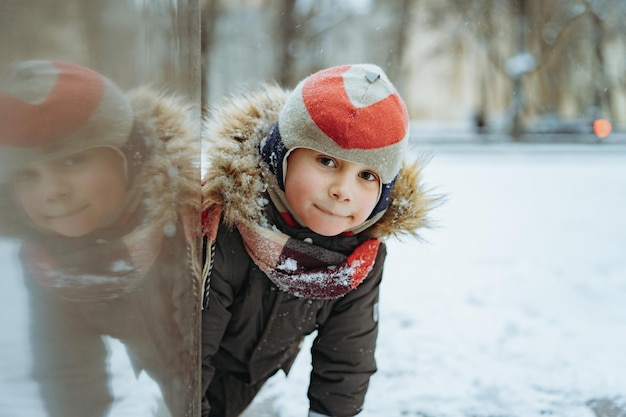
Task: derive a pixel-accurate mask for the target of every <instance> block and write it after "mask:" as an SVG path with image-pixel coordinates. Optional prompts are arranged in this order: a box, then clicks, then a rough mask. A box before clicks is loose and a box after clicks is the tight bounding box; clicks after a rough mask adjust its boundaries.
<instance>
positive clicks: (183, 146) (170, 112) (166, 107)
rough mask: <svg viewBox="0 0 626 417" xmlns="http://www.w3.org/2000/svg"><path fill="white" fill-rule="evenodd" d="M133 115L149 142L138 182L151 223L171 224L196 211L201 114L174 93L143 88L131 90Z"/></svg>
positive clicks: (197, 204)
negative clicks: (168, 93)
mask: <svg viewBox="0 0 626 417" xmlns="http://www.w3.org/2000/svg"><path fill="white" fill-rule="evenodd" d="M129 97H130V100H131V103H132V105H133V108H134V110H135V118H136V119H137V120H138V121H139V123H141V125H142V126H143V129H144V130H145V131H146V132H147V137H148V138H150V140H151V141H152V142H151V144H150V146H151V149H150V154H149V156H148V158H147V161H146V162H145V164H144V166H143V167H142V170H141V174H140V177H139V181H141V183H139V184H140V185H141V187H142V188H143V190H144V195H145V199H146V200H145V204H146V207H147V210H148V217H147V220H148V221H150V222H175V221H176V219H177V217H178V216H179V211H183V212H187V214H189V215H191V214H192V213H199V209H200V187H199V180H200V112H199V109H198V110H194V108H193V106H192V105H191V103H189V102H186V101H184V99H183V98H181V97H179V96H175V95H167V94H165V93H160V92H156V91H154V90H152V89H150V88H147V87H142V88H139V89H136V90H133V91H131V92H130V93H129Z"/></svg>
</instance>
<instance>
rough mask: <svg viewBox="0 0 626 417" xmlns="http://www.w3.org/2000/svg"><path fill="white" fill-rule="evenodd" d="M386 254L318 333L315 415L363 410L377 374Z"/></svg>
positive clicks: (312, 397) (344, 415) (340, 416)
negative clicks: (379, 295)
mask: <svg viewBox="0 0 626 417" xmlns="http://www.w3.org/2000/svg"><path fill="white" fill-rule="evenodd" d="M385 256H386V248H385V245H384V244H381V246H380V249H379V252H378V255H377V257H376V263H375V264H374V267H373V269H372V271H371V272H370V274H369V275H368V277H367V278H366V279H365V280H364V281H363V283H361V285H359V287H357V288H356V289H355V290H354V291H352V292H350V293H348V294H347V295H346V296H345V297H343V298H341V299H340V300H338V301H337V302H336V303H335V305H334V307H333V310H332V312H331V313H330V316H329V317H328V319H327V320H325V321H324V323H322V324H321V325H320V328H319V329H318V333H317V336H316V338H315V341H314V342H313V346H312V347H311V356H312V365H313V370H312V372H311V381H310V385H309V392H308V396H309V401H310V409H311V412H312V414H311V415H312V416H316V414H315V413H317V415H319V414H321V415H322V416H325V415H326V416H333V417H349V416H354V415H356V414H358V413H359V412H360V411H361V409H362V407H363V402H364V399H365V394H366V392H367V388H368V385H369V378H370V376H371V375H372V374H373V373H374V372H376V362H375V359H374V351H375V348H376V337H377V335H378V294H379V285H380V281H381V279H382V273H383V263H384V260H385Z"/></svg>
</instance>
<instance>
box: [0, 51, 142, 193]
mask: <svg viewBox="0 0 626 417" xmlns="http://www.w3.org/2000/svg"><path fill="white" fill-rule="evenodd" d="M133 119H134V116H133V110H132V107H131V105H130V102H129V100H128V98H127V97H126V96H125V95H124V93H123V92H122V91H121V90H120V89H119V87H117V86H116V85H115V84H114V83H113V82H112V81H111V80H109V79H108V78H106V77H104V76H102V75H101V74H99V73H97V72H95V71H93V70H90V69H88V68H85V67H82V66H79V65H74V64H69V63H64V62H55V61H24V62H20V63H18V64H15V65H12V66H10V67H8V68H7V69H6V70H5V71H4V72H3V73H2V74H0V182H8V181H10V180H11V175H12V173H13V172H14V171H15V170H16V169H19V168H21V167H23V166H24V165H26V164H28V163H30V162H35V161H40V160H46V159H53V158H59V157H62V156H65V155H69V154H71V153H74V152H78V151H81V150H84V149H88V148H93V147H99V146H108V147H112V148H115V149H118V150H119V149H121V148H122V147H123V146H124V145H125V144H126V142H127V141H128V139H129V135H130V133H131V130H132V127H133Z"/></svg>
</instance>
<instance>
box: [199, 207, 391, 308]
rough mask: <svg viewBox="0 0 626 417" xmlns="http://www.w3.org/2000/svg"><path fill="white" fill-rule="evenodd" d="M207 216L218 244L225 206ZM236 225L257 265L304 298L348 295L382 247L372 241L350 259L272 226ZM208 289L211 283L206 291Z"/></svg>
mask: <svg viewBox="0 0 626 417" xmlns="http://www.w3.org/2000/svg"><path fill="white" fill-rule="evenodd" d="M205 213H206V215H205V218H204V220H205V222H203V223H204V225H205V234H206V235H207V236H208V238H209V241H210V242H214V241H215V236H216V229H215V221H216V218H217V219H219V217H220V216H221V207H219V206H213V207H211V208H210V209H209V210H207V212H205ZM209 213H210V214H209ZM236 226H237V229H238V230H239V233H240V234H241V236H242V238H243V241H244V245H245V248H246V251H247V252H248V255H250V257H251V258H252V260H253V262H254V263H255V264H256V265H257V266H258V267H259V268H260V269H261V270H262V271H263V272H264V273H265V274H266V275H267V277H268V278H269V279H270V280H271V281H272V282H273V283H274V284H275V285H276V286H277V287H278V288H279V289H281V290H282V291H285V292H288V293H289V294H292V295H294V296H296V297H300V298H311V299H335V298H339V297H342V296H344V295H346V294H347V293H348V292H350V291H352V290H353V289H355V288H356V287H358V286H359V284H361V282H363V280H364V279H365V278H366V277H367V275H368V274H369V272H370V271H371V270H372V267H373V266H374V262H375V260H376V255H377V253H378V248H379V245H380V241H379V240H378V239H369V240H367V241H365V242H363V243H362V244H360V245H359V246H358V247H357V248H356V249H355V250H354V251H353V252H352V253H351V254H350V255H348V256H346V255H343V254H341V253H339V252H334V251H331V250H327V249H324V248H321V247H319V246H316V245H314V244H311V243H307V242H303V241H300V240H297V239H293V238H291V237H289V236H288V235H286V234H285V233H282V232H280V231H278V230H277V229H276V228H275V227H272V226H271V225H268V227H262V226H260V225H256V224H249V223H242V222H238V223H237V224H236ZM208 263H210V260H209V261H208ZM209 268H210V266H209ZM206 286H208V283H206V285H205V292H206V289H207V288H206ZM205 295H206V294H205Z"/></svg>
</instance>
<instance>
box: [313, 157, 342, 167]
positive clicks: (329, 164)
mask: <svg viewBox="0 0 626 417" xmlns="http://www.w3.org/2000/svg"><path fill="white" fill-rule="evenodd" d="M317 160H318V161H320V163H321V164H322V165H324V166H327V167H331V168H332V167H335V166H337V164H336V163H335V161H334V160H333V159H332V158H328V157H326V156H320V157H319V158H317Z"/></svg>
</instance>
